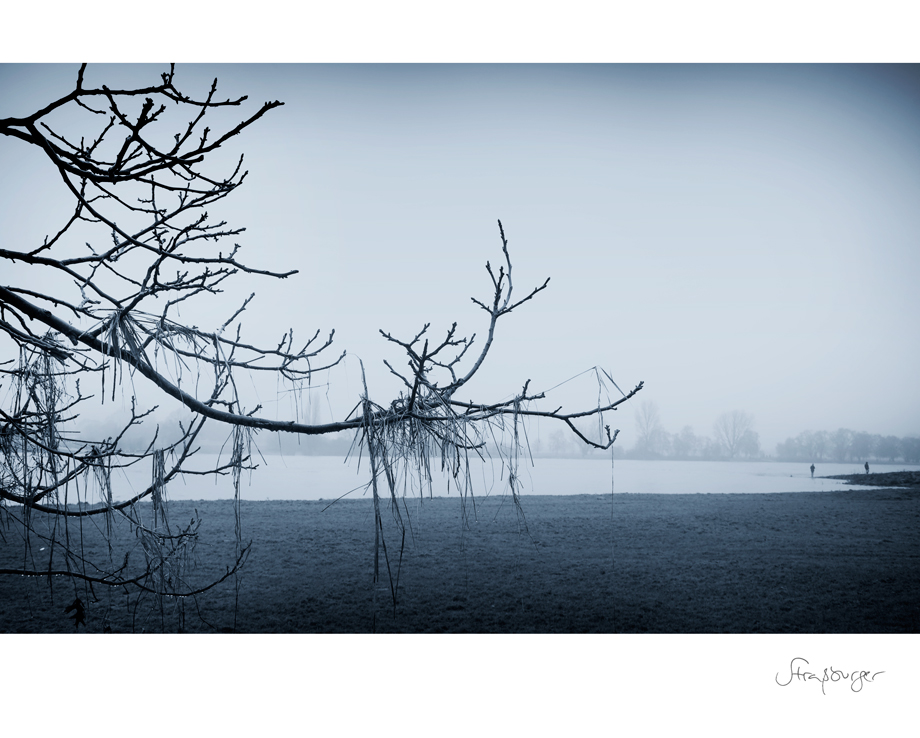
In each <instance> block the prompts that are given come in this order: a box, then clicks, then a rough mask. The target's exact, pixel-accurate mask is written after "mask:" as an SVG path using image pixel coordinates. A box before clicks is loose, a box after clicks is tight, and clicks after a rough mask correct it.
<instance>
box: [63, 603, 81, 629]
mask: <svg viewBox="0 0 920 738" xmlns="http://www.w3.org/2000/svg"><path fill="white" fill-rule="evenodd" d="M71 611H72V612H73V615H71V616H70V617H72V618H73V627H74V630H79V629H80V625H81V624H82V625H83V627H84V628H85V627H86V610H85V609H84V608H83V603H82V602H81V601H80V598H79V597H77V598H76V599H75V600H74V601H73V602H72V603H71V604H70V605H69V606H67V607H65V608H64V612H65V613H67V612H71Z"/></svg>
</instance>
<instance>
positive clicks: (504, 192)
mask: <svg viewBox="0 0 920 738" xmlns="http://www.w3.org/2000/svg"><path fill="white" fill-rule="evenodd" d="M76 70H77V66H76V65H57V64H53V65H14V64H5V65H0V89H2V90H3V93H4V94H3V96H2V99H3V102H2V104H0V107H2V111H0V116H8V115H16V114H22V113H24V112H28V111H30V110H31V109H33V108H34V106H35V103H39V104H41V103H45V102H47V101H48V100H50V99H53V98H54V97H55V96H56V95H58V94H62V93H63V92H66V91H67V90H68V89H69V87H70V86H71V85H72V83H73V78H74V77H75V75H76ZM160 71H162V67H161V66H159V65H128V64H117V65H96V66H94V65H90V67H89V68H88V71H87V79H88V82H89V83H96V82H97V81H105V82H106V83H107V84H120V83H121V81H122V80H125V81H127V80H129V79H130V80H144V79H149V78H151V77H153V78H154V79H156V78H157V76H158V74H159V72H160ZM177 75H178V79H179V80H180V83H181V84H182V85H183V87H186V88H188V89H189V90H190V91H191V90H198V89H205V88H206V87H207V86H208V85H209V83H210V80H211V79H213V77H215V76H216V77H217V78H218V80H219V87H218V89H219V92H220V94H222V95H225V96H227V97H230V96H234V95H236V94H248V95H250V98H251V99H252V100H261V99H266V100H268V99H275V98H277V99H280V100H281V101H283V102H284V103H285V104H284V106H283V107H281V108H279V109H277V110H273V111H271V112H270V114H269V115H267V116H266V117H265V119H264V120H261V121H259V123H258V124H257V125H256V126H254V127H253V129H252V130H250V131H248V132H247V134H246V136H244V137H243V138H241V139H240V140H239V141H237V142H235V143H234V145H233V147H232V149H233V150H232V151H228V152H227V153H226V159H225V161H226V162H230V161H233V160H234V159H235V157H236V156H237V155H238V154H239V153H245V156H246V166H247V167H248V169H249V171H250V175H249V177H248V181H247V183H246V184H245V185H244V186H243V187H242V188H241V189H240V190H239V192H236V193H234V195H233V197H232V198H231V200H232V201H231V202H230V203H229V208H226V207H225V208H223V209H220V208H217V209H216V210H215V213H214V214H213V217H220V218H226V219H227V220H228V222H229V224H230V225H231V226H234V227H244V228H245V229H246V231H245V232H244V233H242V234H241V235H240V237H239V238H240V242H241V244H242V245H243V246H244V247H246V248H247V249H249V250H250V256H251V257H252V256H253V255H256V257H257V259H256V260H257V261H258V262H260V263H259V264H257V265H258V266H264V267H265V268H270V269H279V270H281V269H298V270H299V274H297V275H295V276H293V277H291V278H288V279H286V280H284V281H282V282H278V283H276V284H272V283H271V282H270V281H269V280H264V279H259V278H253V279H251V280H240V282H241V284H240V285H239V286H238V288H236V289H235V290H234V291H228V293H227V294H226V295H223V296H220V298H215V300H214V301H213V304H208V305H207V306H204V308H203V309H200V310H193V309H192V308H191V307H190V308H188V309H186V310H185V311H184V312H183V318H186V319H188V320H189V321H190V322H192V323H197V324H199V325H201V326H202V327H205V326H207V327H209V328H212V329H213V328H214V327H219V325H220V324H221V323H222V321H223V320H225V319H226V317H227V316H228V315H229V314H232V312H233V311H234V310H235V309H236V308H237V307H238V306H239V304H240V302H241V298H242V296H244V295H245V294H248V293H249V292H250V291H253V290H254V291H255V292H256V298H255V300H254V301H253V303H252V304H251V305H250V306H249V307H248V308H247V311H246V313H244V314H243V316H242V324H243V336H244V338H246V337H247V335H248V336H254V335H256V334H262V335H267V336H268V337H269V338H270V339H274V338H275V336H276V335H277V336H279V337H280V336H281V335H283V333H285V332H286V330H287V328H288V327H293V328H294V331H295V336H301V337H303V336H309V335H312V334H313V332H314V331H315V330H317V329H319V330H320V331H321V332H323V333H328V331H330V330H332V329H335V331H336V334H335V336H336V342H335V344H334V345H333V348H332V349H331V350H332V351H333V352H334V351H336V349H337V350H338V351H339V352H341V351H342V350H345V351H346V352H347V354H348V355H347V357H346V360H345V361H344V362H343V363H342V365H341V366H339V367H337V368H336V369H335V370H332V371H331V372H329V373H328V376H327V377H326V380H327V382H319V383H318V384H317V385H315V386H314V387H313V388H312V389H310V390H308V391H307V392H306V393H305V394H306V397H305V398H304V399H303V400H302V405H301V406H300V407H295V405H294V404H293V401H292V400H291V398H290V397H288V396H286V395H284V394H283V393H282V394H279V393H278V392H277V390H276V388H275V387H273V386H272V387H266V386H263V385H259V384H258V383H257V384H256V385H254V387H253V390H254V393H253V396H254V399H253V402H252V405H253V406H254V405H255V404H256V402H258V403H261V404H263V406H264V407H265V412H266V414H267V415H269V416H270V417H290V416H292V415H296V414H298V413H299V414H300V416H301V417H303V416H311V417H315V418H316V419H318V420H319V421H320V422H325V421H328V420H333V419H336V420H338V419H341V418H342V417H343V416H344V415H345V414H346V413H347V412H348V411H349V409H350V408H351V407H352V406H353V405H354V402H355V400H356V398H357V397H358V395H359V394H360V391H361V380H360V376H361V365H360V364H359V363H358V361H357V359H358V358H359V357H360V359H361V360H362V362H363V366H364V368H365V370H366V372H367V381H368V387H369V390H370V393H371V396H372V397H377V398H380V400H381V401H383V402H389V400H390V399H391V398H392V397H395V396H396V394H397V393H398V392H399V390H400V386H399V383H398V381H397V380H395V378H394V377H393V376H392V375H391V374H390V373H389V371H388V370H387V369H386V367H385V366H384V365H383V361H382V360H383V359H388V360H390V361H391V362H392V361H393V360H394V359H395V360H397V361H399V360H401V359H400V357H399V356H398V355H396V354H395V353H394V352H393V350H392V348H393V347H392V346H390V345H387V343H386V342H385V341H384V340H383V339H382V338H381V336H380V335H379V332H378V331H379V330H380V329H383V330H385V331H388V332H392V333H393V334H394V335H400V336H411V335H414V334H415V333H417V331H418V330H419V329H420V328H421V326H422V325H423V324H424V323H427V322H430V323H431V324H432V327H431V329H430V330H431V333H432V334H433V335H434V336H439V335H443V333H444V331H445V330H446V329H447V328H448V327H449V326H450V324H451V323H453V322H454V321H457V322H458V324H459V330H461V331H462V332H463V333H464V334H466V335H470V334H472V333H477V334H481V331H482V330H483V327H484V326H483V320H482V313H481V311H479V310H477V308H476V306H475V305H473V304H472V303H471V302H470V297H471V296H472V297H477V298H480V299H481V298H482V297H483V296H484V295H485V294H486V293H487V292H488V289H489V284H488V276H487V274H486V272H485V269H484V265H485V263H486V261H491V262H492V263H493V264H494V263H496V262H497V261H498V259H499V258H500V254H501V250H500V246H501V243H500V240H499V234H498V228H497V225H496V220H497V219H498V218H501V220H502V223H503V224H504V227H505V232H506V234H507V236H508V240H509V248H510V253H511V258H512V261H513V264H514V269H515V283H516V285H519V289H520V290H522V292H523V291H524V290H528V289H530V288H531V287H533V286H536V285H539V284H541V283H542V282H543V280H544V279H545V278H546V277H550V284H549V287H548V289H547V290H546V291H545V292H543V293H541V294H540V295H538V296H537V297H536V298H535V299H534V300H532V301H530V302H528V303H527V304H525V305H523V306H522V307H521V308H519V309H518V310H516V311H515V314H514V315H513V316H511V317H510V318H509V319H508V321H507V324H506V325H503V326H502V327H501V329H500V331H499V334H498V335H497V336H496V342H495V344H494V347H493V351H492V354H491V356H490V361H488V362H487V363H486V364H485V365H484V366H483V368H482V371H481V373H480V376H478V377H477V379H476V381H475V382H474V383H472V384H471V385H470V393H471V395H472V397H471V398H467V397H463V398H460V399H464V400H467V399H473V398H475V399H476V400H477V401H480V400H484V401H490V402H494V401H500V400H502V399H507V398H508V397H510V396H511V395H513V394H514V393H515V392H518V391H519V390H520V387H521V386H522V385H523V383H524V382H525V381H526V380H528V379H529V380H531V389H533V390H537V391H540V390H544V389H550V388H554V389H552V391H551V392H549V394H548V395H547V400H546V401H545V403H537V405H538V408H539V409H547V408H549V407H550V406H552V407H556V406H558V405H563V406H564V407H565V408H566V409H574V408H578V409H583V407H584V406H585V405H586V403H587V405H588V406H591V405H593V404H594V402H595V399H596V398H597V395H598V387H597V384H596V383H595V382H594V379H593V377H592V375H591V373H590V372H588V373H587V374H583V372H585V370H590V369H591V367H602V368H603V369H605V370H606V371H607V372H609V373H610V375H611V377H612V378H613V379H614V380H615V381H616V384H617V386H618V387H619V388H622V390H623V391H627V392H628V391H629V390H630V389H632V388H633V387H634V386H635V385H637V384H638V383H639V382H640V381H644V382H645V388H644V389H643V390H642V392H641V393H640V394H639V395H638V396H637V397H636V398H635V399H634V400H632V401H631V402H630V403H627V404H625V405H624V406H623V407H622V408H620V410H619V411H618V412H616V413H612V414H609V415H608V417H606V418H605V423H610V424H611V426H612V427H614V428H620V429H621V431H622V432H621V434H620V437H619V439H618V440H617V446H618V447H621V448H625V449H629V448H632V447H633V446H634V445H635V442H636V438H637V432H636V425H635V421H634V415H635V411H636V410H637V409H638V408H639V407H640V406H641V403H642V402H645V401H651V402H654V403H656V404H657V406H658V407H659V408H660V413H661V423H662V425H663V427H664V428H665V429H666V430H668V431H669V432H670V433H679V432H680V430H681V429H682V428H684V427H685V426H691V427H692V428H693V430H694V431H695V433H696V434H697V435H699V436H711V435H712V429H713V424H714V423H715V421H716V420H717V418H718V417H719V416H720V415H721V414H723V413H726V412H731V411H733V410H741V411H743V412H745V413H749V414H750V415H751V416H752V417H753V419H754V425H753V430H754V431H755V432H756V433H757V434H758V437H759V441H760V446H761V448H762V449H763V450H764V451H765V452H766V453H768V454H770V453H772V452H773V451H774V450H775V448H776V446H777V444H780V443H783V442H785V441H786V439H788V438H790V437H794V436H795V435H797V434H799V433H801V432H803V431H805V430H811V431H818V430H827V431H831V432H832V431H834V430H836V429H838V428H850V429H853V430H854V431H857V432H858V431H865V432H867V433H869V434H877V435H895V436H898V437H908V436H914V435H917V434H920V384H918V383H917V382H916V381H915V377H914V375H915V371H914V368H915V367H916V366H917V364H918V358H920V353H918V348H920V346H918V341H920V339H918V337H917V335H916V331H915V329H914V326H913V323H914V318H915V316H916V315H917V314H920V294H918V291H917V290H916V288H915V279H914V277H915V276H916V275H917V273H918V271H920V248H918V245H920V244H918V235H917V234H918V233H920V228H918V226H920V212H918V211H917V209H916V207H915V203H916V201H917V195H918V194H920V143H918V141H917V138H916V130H917V129H918V124H920V73H918V67H917V66H916V65H747V66H746V65H673V64H664V65H641V64H640V65H632V64H629V65H424V64H419V65H362V64H358V65H326V64H316V65H246V64H243V65H237V64H231V65H195V64H192V65H178V67H177ZM27 149H28V147H22V146H20V145H19V143H18V142H16V141H9V140H4V141H0V158H2V161H3V163H4V170H5V171H6V172H7V173H16V174H17V175H19V176H18V177H9V176H8V177H7V178H6V180H5V185H4V190H3V193H2V194H3V196H2V198H0V219H2V220H3V222H4V224H5V229H6V230H7V232H8V237H9V238H10V239H13V240H14V241H16V242H17V243H29V242H31V243H40V242H41V239H42V238H44V236H45V235H46V234H47V233H49V232H52V231H53V230H54V229H55V228H56V227H57V225H58V223H59V221H60V220H61V219H62V218H65V217H66V214H67V212H68V206H66V204H62V203H64V202H66V196H67V195H66V193H62V191H61V188H60V184H59V182H56V181H55V179H54V173H53V172H50V171H49V170H48V167H47V166H46V165H45V164H44V163H43V162H42V160H41V155H40V152H32V151H29V150H27ZM215 161H220V160H219V159H216V160H215ZM62 198H63V199H62ZM17 269H18V268H17V267H4V278H5V280H13V279H14V277H15V275H14V274H13V272H16V271H17ZM7 272H10V274H9V276H7ZM24 281H26V282H27V281H28V280H24ZM477 340H481V337H480V338H478V339H477ZM137 384H138V391H139V392H140V393H141V397H142V399H144V400H145V401H149V405H152V404H155V403H159V404H161V406H162V407H163V410H164V413H165V414H166V415H169V413H170V412H171V411H172V408H171V407H170V405H169V403H168V402H164V401H163V400H162V398H161V397H158V396H156V395H155V394H154V393H150V394H149V395H147V394H145V392H146V390H145V388H144V387H143V386H141V385H142V383H141V382H138V383H137ZM560 384H561V386H559V385H560ZM607 389H608V390H609V394H608V395H607V397H609V398H610V399H613V400H615V399H617V398H618V397H619V396H620V395H619V394H617V392H616V390H614V389H613V388H612V387H608V388H607ZM124 403H125V400H123V399H121V398H117V399H116V405H117V406H119V407H120V406H124ZM111 409H112V406H111V405H110V404H108V403H107V404H106V405H104V406H103V407H102V408H100V409H99V411H98V412H99V417H105V416H106V415H107V414H108V413H109V412H110V410H111Z"/></svg>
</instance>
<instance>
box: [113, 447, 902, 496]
mask: <svg viewBox="0 0 920 738" xmlns="http://www.w3.org/2000/svg"><path fill="white" fill-rule="evenodd" d="M215 460H216V457H214V456H205V455H202V456H201V457H200V461H199V462H198V464H199V465H202V466H203V465H204V464H208V463H213V462H214V461H215ZM265 462H267V463H263V460H262V459H258V463H259V465H260V468H259V469H257V470H256V471H254V472H252V473H251V474H250V473H248V472H246V473H244V475H243V481H242V488H241V493H242V497H243V499H246V500H318V499H326V500H331V499H335V498H337V497H341V496H343V495H346V496H347V497H348V498H350V499H360V498H361V497H362V496H368V497H369V496H370V494H371V493H370V492H365V489H364V488H365V485H366V484H367V482H368V479H369V473H368V466H367V459H366V458H365V459H364V461H363V462H362V464H361V467H360V469H359V468H358V465H357V464H356V463H355V462H354V461H349V462H348V463H344V462H343V460H342V458H341V457H330V456H286V457H281V456H265ZM167 466H168V463H167ZM816 466H817V468H816V470H815V478H814V479H812V478H811V473H810V471H809V468H808V465H807V464H792V463H780V462H769V461H753V462H744V461H735V462H732V461H633V460H618V461H617V462H616V464H615V466H614V467H613V468H612V469H611V464H610V460H609V459H606V460H602V459H585V460H581V459H535V460H534V464H533V466H531V465H530V464H529V463H528V464H526V465H525V464H524V463H522V464H521V467H520V470H519V472H520V476H521V480H522V485H523V490H522V491H523V493H524V494H536V495H570V494H610V493H611V486H612V491H613V493H614V494H725V493H729V494H738V493H741V494H757V493H765V492H813V491H821V490H827V491H830V490H835V489H846V488H848V487H850V485H845V484H844V483H843V482H840V481H839V480H836V479H823V478H821V477H823V476H827V475H833V474H855V473H859V472H861V471H863V469H862V467H861V466H860V465H857V464H830V463H828V464H819V465H816ZM432 467H433V469H432V471H433V472H434V470H435V469H436V468H437V465H436V462H434V461H432ZM905 469H907V470H920V466H917V465H911V464H906V465H905V464H902V465H885V466H882V465H876V466H874V467H873V468H872V471H874V472H875V471H877V472H887V471H899V470H905ZM473 471H474V475H475V477H476V480H475V483H474V488H473V492H474V494H476V495H484V494H502V493H504V492H506V491H507V489H508V482H507V478H508V475H507V470H503V469H502V467H501V465H500V464H499V463H497V462H496V463H494V464H488V463H487V464H482V463H478V464H477V466H475V467H474V470H473ZM112 482H113V488H114V489H113V491H114V493H115V499H116V500H123V499H127V498H129V497H131V496H132V495H134V494H136V493H137V492H139V491H141V490H143V489H145V488H146V487H147V485H149V484H150V470H149V468H147V469H132V470H128V471H126V472H119V473H115V474H113V477H112ZM611 482H612V485H611ZM406 494H407V495H409V496H417V494H418V492H417V490H416V489H413V487H412V485H411V483H410V485H409V486H408V487H406ZM431 494H433V495H434V496H435V497H443V496H456V495H457V488H456V486H455V484H454V483H453V481H451V482H450V484H449V485H448V481H447V477H446V476H443V475H440V474H437V476H436V478H435V481H434V485H433V487H432V490H431ZM232 496H233V486H232V483H231V480H230V477H229V475H228V476H225V477H220V478H218V479H217V480H215V479H213V478H207V477H198V476H190V477H187V478H185V479H184V480H174V481H173V482H171V483H170V484H169V485H168V487H167V497H168V498H169V499H173V500H216V499H225V498H231V497H232ZM425 496H426V497H427V496H428V490H427V488H426V489H425Z"/></svg>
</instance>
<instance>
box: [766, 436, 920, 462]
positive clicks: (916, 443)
mask: <svg viewBox="0 0 920 738" xmlns="http://www.w3.org/2000/svg"><path fill="white" fill-rule="evenodd" d="M776 458H777V459H778V460H780V461H836V462H838V463H846V462H849V461H860V462H861V461H872V460H874V461H881V462H886V461H887V462H897V461H902V462H904V463H906V464H917V463H920V438H918V437H917V436H905V437H904V438H898V437H897V436H882V435H878V434H874V435H873V434H871V433H866V432H865V431H860V432H855V431H851V430H849V429H847V428H839V429H838V430H836V431H833V432H830V431H814V432H813V431H803V432H802V433H799V435H797V436H796V437H795V438H787V439H786V440H785V441H783V442H782V443H778V444H777V445H776Z"/></svg>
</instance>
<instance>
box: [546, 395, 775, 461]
mask: <svg viewBox="0 0 920 738" xmlns="http://www.w3.org/2000/svg"><path fill="white" fill-rule="evenodd" d="M635 423H636V425H635V443H634V445H633V446H632V448H628V449H623V448H622V447H619V446H614V453H615V456H616V457H617V458H626V459H706V460H729V459H755V458H762V457H763V452H762V450H761V448H760V438H759V436H758V435H757V432H756V431H755V430H754V417H753V416H752V415H751V414H749V413H746V412H743V411H741V410H734V411H732V412H726V413H722V414H721V415H720V416H719V417H718V418H716V421H715V422H714V423H713V435H712V437H709V436H701V435H697V434H696V432H695V431H694V430H693V427H692V426H689V425H686V426H684V427H683V428H682V429H681V430H680V432H679V433H669V432H668V431H667V430H665V428H664V426H663V425H662V423H661V416H660V414H659V412H658V406H657V405H656V404H655V403H654V402H650V401H647V402H643V403H642V404H641V405H640V406H639V408H638V409H637V410H636V412H635ZM579 430H580V431H581V432H582V433H584V434H585V435H589V434H593V435H597V434H598V432H599V431H598V429H597V428H592V427H590V423H585V424H583V425H581V426H579ZM530 448H531V451H532V453H533V455H534V456H551V457H563V458H565V457H575V458H580V457H584V456H594V455H601V454H600V452H595V451H594V449H592V448H590V447H585V448H581V447H580V446H578V445H576V444H574V443H571V441H570V439H569V438H568V437H567V436H566V435H565V434H563V433H562V432H560V431H555V432H554V433H552V434H550V436H549V437H542V436H541V437H537V438H531V439H530ZM604 455H606V454H604Z"/></svg>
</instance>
